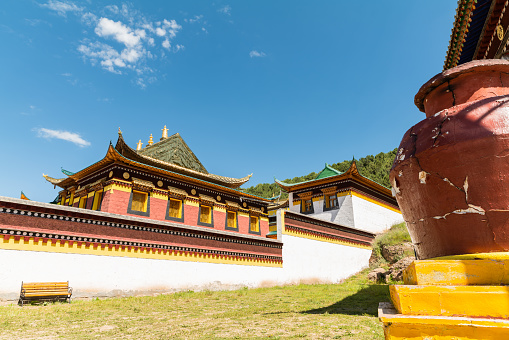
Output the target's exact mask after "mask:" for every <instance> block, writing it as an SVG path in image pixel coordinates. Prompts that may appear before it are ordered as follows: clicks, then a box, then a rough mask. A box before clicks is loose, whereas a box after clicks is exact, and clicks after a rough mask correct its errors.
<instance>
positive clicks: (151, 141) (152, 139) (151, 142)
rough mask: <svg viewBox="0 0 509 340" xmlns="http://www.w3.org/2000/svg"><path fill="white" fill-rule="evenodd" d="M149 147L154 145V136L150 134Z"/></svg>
mask: <svg viewBox="0 0 509 340" xmlns="http://www.w3.org/2000/svg"><path fill="white" fill-rule="evenodd" d="M147 144H148V145H149V146H150V145H152V144H154V138H153V137H152V134H150V138H149V139H148V143H147Z"/></svg>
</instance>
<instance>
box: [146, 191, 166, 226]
mask: <svg viewBox="0 0 509 340" xmlns="http://www.w3.org/2000/svg"><path fill="white" fill-rule="evenodd" d="M167 207H168V199H167V198H166V199H160V198H156V197H150V218H151V219H154V220H161V221H164V220H165V216H166V208H167Z"/></svg>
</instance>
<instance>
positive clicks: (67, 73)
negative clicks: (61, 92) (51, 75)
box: [61, 72, 72, 77]
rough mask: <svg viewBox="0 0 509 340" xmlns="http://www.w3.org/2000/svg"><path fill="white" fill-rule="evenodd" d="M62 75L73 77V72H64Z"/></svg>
mask: <svg viewBox="0 0 509 340" xmlns="http://www.w3.org/2000/svg"><path fill="white" fill-rule="evenodd" d="M61 75H62V76H64V77H71V76H72V73H69V72H66V73H62V74H61Z"/></svg>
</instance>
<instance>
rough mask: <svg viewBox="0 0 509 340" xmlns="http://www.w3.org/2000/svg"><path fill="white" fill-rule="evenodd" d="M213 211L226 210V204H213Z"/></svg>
mask: <svg viewBox="0 0 509 340" xmlns="http://www.w3.org/2000/svg"><path fill="white" fill-rule="evenodd" d="M214 211H221V212H224V213H225V212H226V205H222V204H221V205H220V204H214Z"/></svg>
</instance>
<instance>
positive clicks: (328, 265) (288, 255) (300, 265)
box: [282, 234, 371, 283]
mask: <svg viewBox="0 0 509 340" xmlns="http://www.w3.org/2000/svg"><path fill="white" fill-rule="evenodd" d="M283 243H284V246H283V259H284V260H283V269H284V270H283V273H282V278H283V281H285V282H293V283H297V282H299V281H309V282H313V281H319V282H332V283H336V282H339V281H341V280H343V279H345V278H347V277H349V276H351V275H353V274H355V273H357V272H358V271H360V270H361V269H364V268H366V267H367V266H368V265H369V257H370V256H371V250H369V249H361V248H356V247H349V246H343V245H339V244H334V243H329V242H322V241H316V240H311V239H307V238H302V237H296V236H290V235H285V234H283Z"/></svg>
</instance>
